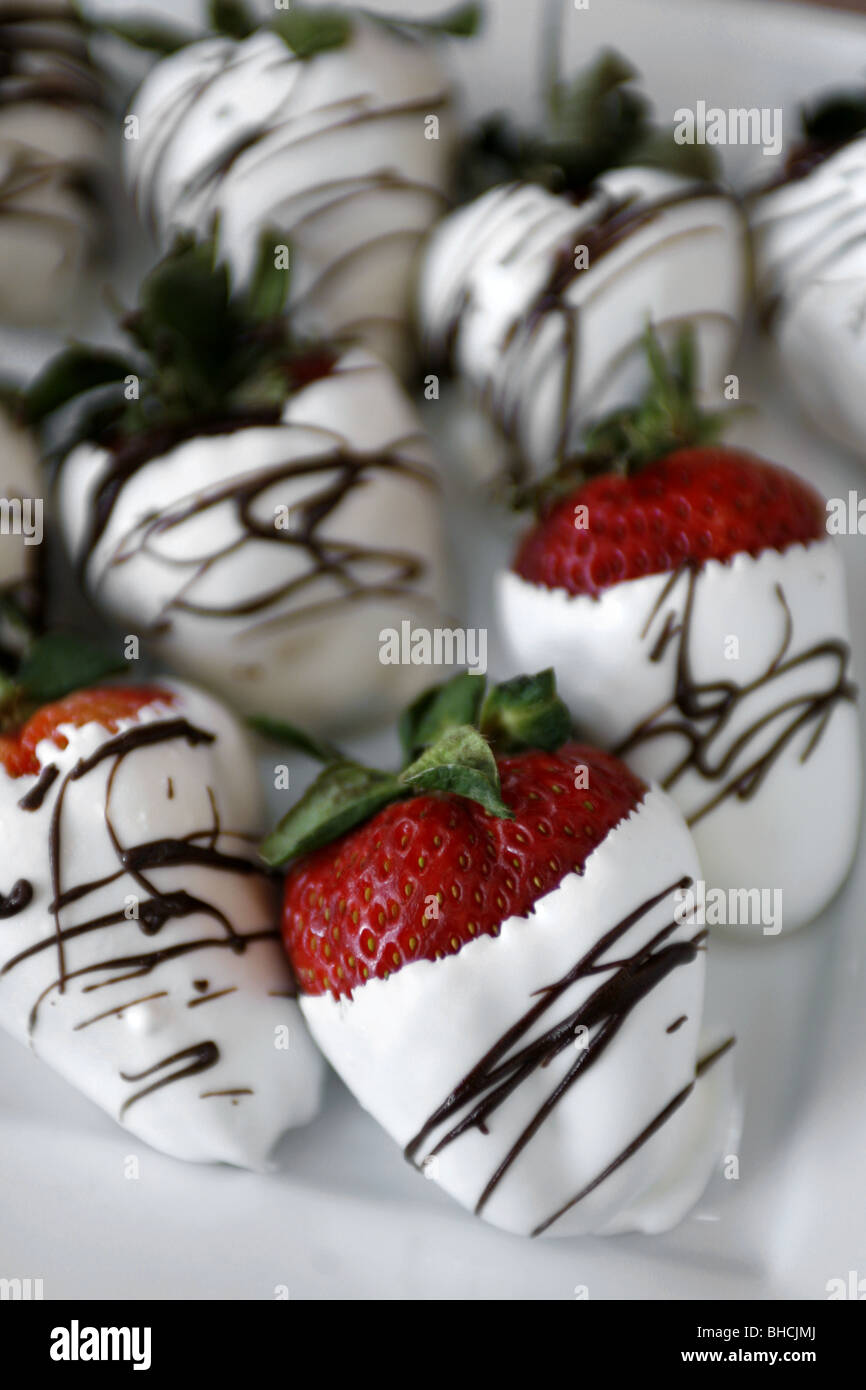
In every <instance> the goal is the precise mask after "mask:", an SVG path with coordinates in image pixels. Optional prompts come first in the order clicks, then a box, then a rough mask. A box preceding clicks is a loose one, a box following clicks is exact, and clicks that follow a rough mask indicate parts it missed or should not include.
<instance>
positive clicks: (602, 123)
mask: <svg viewBox="0 0 866 1390" xmlns="http://www.w3.org/2000/svg"><path fill="white" fill-rule="evenodd" d="M552 32H555V31H552ZM548 50H549V53H548V60H547V63H546V72H545V91H544V100H545V109H544V121H543V123H542V127H541V129H540V130H538V131H525V130H522V129H520V128H518V127H516V126H515V125H513V124H512V122H511V121H510V120H509V118H508V117H507V116H504V115H501V114H500V115H494V116H492V117H489V118H488V119H487V120H486V121H484V122H482V124H481V125H480V127H479V128H478V130H477V131H476V132H475V133H474V134H473V135H472V136H471V137H470V139H469V140H468V142H467V143H466V145H465V146H464V148H463V150H462V152H461V155H460V159H459V167H458V182H459V187H460V196H461V198H462V199H463V200H464V201H468V200H469V199H471V198H474V197H477V196H478V195H479V194H480V193H482V192H484V191H485V190H486V189H488V188H492V187H494V186H495V185H496V184H500V183H507V182H511V181H512V180H521V181H527V182H530V183H539V184H542V185H543V186H544V187H545V188H548V189H550V191H551V192H554V193H572V194H580V193H584V192H585V191H586V190H587V189H588V188H589V187H590V186H591V184H592V183H593V181H594V180H595V179H597V178H598V177H599V175H600V174H603V173H604V172H605V171H606V170H608V169H613V168H622V167H624V166H625V165H627V164H628V165H631V164H641V165H653V166H658V167H660V168H665V169H669V170H671V171H672V172H674V173H680V174H683V175H686V176H689V177H694V178H697V179H702V180H706V179H712V178H713V177H714V175H715V172H716V165H715V161H714V159H713V156H712V154H711V152H710V151H709V150H708V147H707V146H705V145H677V144H676V143H675V141H674V139H673V132H672V131H669V132H668V131H663V130H661V129H659V128H658V127H656V126H654V125H653V123H652V120H651V108H650V105H649V102H648V101H647V99H646V97H644V96H643V95H642V94H641V93H640V92H638V91H636V90H635V88H634V86H633V85H632V84H633V83H634V82H635V80H636V79H637V77H638V73H637V71H636V69H635V68H633V67H632V65H631V64H630V63H629V62H628V61H627V60H626V59H625V58H623V57H622V55H621V54H619V53H617V52H615V51H614V50H612V49H605V50H603V51H602V52H601V53H600V54H599V56H598V57H597V58H596V60H595V61H594V62H593V63H592V64H590V66H589V67H587V68H586V69H584V70H583V71H581V72H580V73H578V75H577V76H576V77H575V78H574V79H573V80H572V81H570V82H568V81H566V80H565V79H564V78H563V77H562V76H561V74H560V72H559V46H558V45H555V46H553V45H550V44H549V45H548Z"/></svg>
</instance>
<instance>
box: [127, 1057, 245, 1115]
mask: <svg viewBox="0 0 866 1390" xmlns="http://www.w3.org/2000/svg"><path fill="white" fill-rule="evenodd" d="M188 1057H189V1058H190V1059H191V1060H190V1063H189V1066H186V1067H181V1068H180V1070H179V1071H174V1072H171V1073H169V1075H168V1076H163V1077H160V1079H159V1080H158V1081H151V1083H150V1085H149V1086H142V1088H141V1090H140V1091H136V1092H135V1093H134V1094H133V1095H131V1096H127V1098H126V1100H125V1101H124V1102H123V1104H122V1106H121V1107H120V1117H121V1119H122V1118H123V1116H124V1115H125V1114H126V1112H127V1110H128V1109H129V1107H130V1106H131V1105H135V1103H136V1101H138V1100H143V1099H144V1097H145V1096H150V1095H152V1094H153V1092H154V1091H159V1090H161V1089H162V1087H163V1086H173V1085H174V1083H175V1082H176V1081H183V1080H184V1079H185V1078H186V1077H188V1076H198V1074H199V1072H202V1071H208V1070H209V1069H210V1068H211V1067H215V1066H216V1064H217V1062H218V1061H219V1059H220V1050H219V1048H218V1047H217V1045H216V1043H215V1042H200V1043H195V1044H194V1045H193V1046H192V1047H185V1048H184V1049H183V1051H182V1052H173V1053H172V1055H171V1056H170V1057H163V1059H162V1061H161V1062H155V1063H154V1064H153V1066H152V1067H148V1068H147V1069H146V1070H145V1071H139V1072H125V1071H122V1072H121V1073H120V1077H121V1080H122V1081H143V1080H144V1078H145V1077H146V1076H153V1075H154V1073H155V1072H158V1071H163V1070H164V1069H165V1068H166V1067H170V1066H173V1065H174V1063H175V1062H185V1061H186V1059H187V1058H188Z"/></svg>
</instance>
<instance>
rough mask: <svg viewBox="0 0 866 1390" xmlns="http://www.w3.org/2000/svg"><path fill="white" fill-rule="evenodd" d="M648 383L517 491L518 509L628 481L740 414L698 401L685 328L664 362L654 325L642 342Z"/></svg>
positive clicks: (710, 438) (712, 435)
mask: <svg viewBox="0 0 866 1390" xmlns="http://www.w3.org/2000/svg"><path fill="white" fill-rule="evenodd" d="M643 346H644V352H645V354H646V359H647V364H648V366H649V373H650V381H649V384H648V386H647V388H646V391H645V392H644V395H643V396H642V398H641V399H640V401H639V402H638V403H637V404H636V405H629V406H623V407H621V408H619V409H618V410H614V411H611V413H610V414H609V415H605V416H603V417H602V418H601V419H600V420H597V421H596V422H595V423H594V424H590V426H589V427H588V429H587V431H586V433H585V436H584V441H583V449H582V451H581V452H580V453H579V454H573V455H572V456H571V457H570V458H568V459H566V460H565V461H564V462H563V463H562V464H560V465H559V466H558V467H557V468H556V469H555V470H554V471H553V472H552V473H550V474H548V475H547V477H545V478H542V479H541V480H540V482H538V483H535V484H533V485H530V486H528V487H523V488H520V489H518V490H517V491H516V492H515V493H514V496H513V498H512V502H513V505H514V506H515V507H516V508H518V509H520V508H523V507H533V508H534V509H535V510H536V511H538V512H543V511H545V510H546V509H547V508H548V507H549V506H550V505H552V504H554V503H555V502H557V501H559V500H560V499H561V498H563V497H565V496H568V495H569V494H570V493H572V492H574V490H575V489H576V488H578V487H580V485H581V484H582V483H584V482H586V480H587V479H588V478H592V477H597V476H598V475H599V474H601V473H612V474H619V475H629V474H633V473H638V472H640V470H641V469H642V468H645V467H646V466H647V465H648V464H650V463H654V462H655V461H656V460H657V459H661V458H664V457H665V455H667V454H672V453H675V452H676V451H677V450H678V449H687V448H697V447H700V446H702V445H706V444H711V443H714V442H715V441H716V440H717V439H718V438H719V437H720V435H721V434H722V432H723V431H724V429H726V428H727V425H728V424H729V422H730V420H731V418H732V416H733V415H734V414H735V413H736V408H731V409H729V410H727V411H725V412H720V411H708V410H704V409H702V407H701V406H700V405H699V404H698V401H697V395H696V378H697V371H696V349H695V340H694V332H693V330H692V329H691V327H686V328H684V329H683V330H682V332H681V333H680V334H679V336H678V338H677V340H676V342H675V344H674V346H673V350H672V352H671V355H670V357H669V358H668V357H666V356H665V353H664V350H663V348H662V346H661V343H660V342H659V339H658V336H657V335H656V332H655V329H654V328H653V326H652V324H648V325H647V328H646V331H645V333H644V340H643Z"/></svg>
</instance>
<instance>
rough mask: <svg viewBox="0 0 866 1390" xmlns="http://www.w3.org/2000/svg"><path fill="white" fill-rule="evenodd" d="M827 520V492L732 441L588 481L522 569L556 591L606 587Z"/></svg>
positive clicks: (789, 540) (776, 539)
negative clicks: (733, 445)
mask: <svg viewBox="0 0 866 1390" xmlns="http://www.w3.org/2000/svg"><path fill="white" fill-rule="evenodd" d="M577 507H585V508H586V513H585V516H584V517H581V516H580V515H579V514H578V513H577V512H576V508H577ZM582 519H585V525H580V524H579V523H580V521H581V520H582ZM825 519H826V513H825V508H824V503H823V501H822V500H821V498H820V496H819V495H818V493H817V492H815V490H814V489H813V488H811V487H810V486H809V485H808V484H807V483H805V482H803V481H802V479H800V478H798V477H796V476H795V475H794V474H793V473H789V472H788V471H787V470H786V469H784V468H780V467H778V466H777V465H776V464H772V463H767V462H766V461H765V460H763V459H760V458H757V457H756V456H755V455H753V454H749V453H746V452H744V451H742V450H736V449H728V448H724V447H698V448H692V449H680V450H678V451H677V452H676V453H672V454H668V455H667V456H666V457H664V458H661V459H658V460H657V461H656V462H654V463H650V464H648V465H647V466H646V467H645V468H643V469H642V470H641V471H640V472H637V473H634V474H632V475H630V476H626V477H622V476H618V475H616V476H615V475H601V476H599V477H594V478H591V479H590V480H589V481H588V482H586V483H584V484H583V486H581V487H579V488H578V489H577V491H576V492H574V493H572V494H571V495H570V496H569V497H567V498H566V499H565V500H563V501H560V502H558V503H557V504H556V505H555V506H554V507H553V508H552V509H551V510H550V511H549V512H548V514H547V515H546V516H545V517H544V518H543V519H542V520H541V521H540V522H539V523H538V524H537V525H536V526H535V527H534V528H533V529H532V530H531V531H530V532H529V534H528V535H527V536H526V537H525V539H524V540H523V542H522V544H521V546H520V549H519V550H518V553H517V558H516V560H515V562H514V569H515V571H516V572H517V574H519V575H521V576H522V578H524V579H527V580H529V581H530V582H531V583H534V584H541V585H544V586H545V587H546V588H548V589H565V590H566V592H567V593H570V594H591V595H597V594H599V593H600V592H601V591H602V590H604V589H608V588H610V587H611V586H613V585H614V584H619V583H622V582H624V581H625V580H629V579H639V578H641V577H642V576H643V575H646V574H660V573H666V572H668V571H672V570H675V569H679V568H680V567H681V566H683V565H689V564H691V565H699V564H702V563H704V562H705V561H707V560H728V559H730V558H731V557H732V556H733V555H738V554H748V555H753V556H754V555H758V554H760V552H761V551H763V550H769V549H775V550H784V549H785V548H786V547H787V546H789V545H792V544H793V543H794V542H796V541H803V542H806V541H812V540H817V539H818V538H819V537H820V536H822V535H824V534H825Z"/></svg>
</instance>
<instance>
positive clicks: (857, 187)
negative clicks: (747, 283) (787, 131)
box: [747, 132, 866, 338]
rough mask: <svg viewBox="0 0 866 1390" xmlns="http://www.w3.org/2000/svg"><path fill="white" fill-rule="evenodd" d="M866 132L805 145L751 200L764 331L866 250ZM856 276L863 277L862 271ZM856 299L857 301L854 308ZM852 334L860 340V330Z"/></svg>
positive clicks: (757, 277) (748, 201)
mask: <svg viewBox="0 0 866 1390" xmlns="http://www.w3.org/2000/svg"><path fill="white" fill-rule="evenodd" d="M864 177H866V132H864V133H863V134H861V135H859V136H857V137H856V138H855V139H853V140H851V141H850V142H849V143H847V144H842V145H835V146H833V145H829V146H827V145H825V146H821V145H813V146H808V145H807V146H805V147H803V149H802V150H801V151H799V152H798V153H797V154H796V157H795V158H794V159H792V161H791V162H790V163H789V164H788V165H787V167H786V169H785V171H784V173H783V174H782V175H781V176H780V177H779V178H778V179H776V180H775V181H774V182H772V183H771V184H769V185H768V186H766V187H763V188H760V189H758V190H757V191H756V192H755V193H753V194H752V195H751V196H750V197H749V199H748V200H747V208H748V210H749V218H750V222H751V225H752V230H753V236H754V244H755V271H756V282H757V285H756V287H757V290H758V296H759V302H760V307H761V314H762V318H763V322H764V325H765V327H767V328H770V329H772V328H773V327H774V326H775V324H776V323H777V321H778V320H779V319H780V318H781V317H782V316H783V315H784V314H785V313H787V312H788V311H789V310H790V311H792V312H793V311H794V310H795V309H796V307H797V304H798V301H799V300H800V298H801V297H802V296H803V295H804V294H805V293H806V292H807V291H808V290H809V289H812V288H815V287H816V286H819V285H820V284H821V283H822V281H823V280H824V279H826V278H833V275H834V272H835V271H836V267H837V266H839V265H840V264H842V263H843V262H844V261H845V259H846V258H849V257H850V256H851V254H852V253H857V252H861V253H862V250H863V248H864V246H866V201H864V198H863V192H862V190H863V182H864ZM852 274H857V275H860V276H861V277H862V271H861V270H859V268H857V267H855V268H854V269H853V270H852ZM855 305H856V299H852V309H853V308H854V307H855ZM852 334H854V336H855V338H856V333H855V329H854V328H853V327H852Z"/></svg>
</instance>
